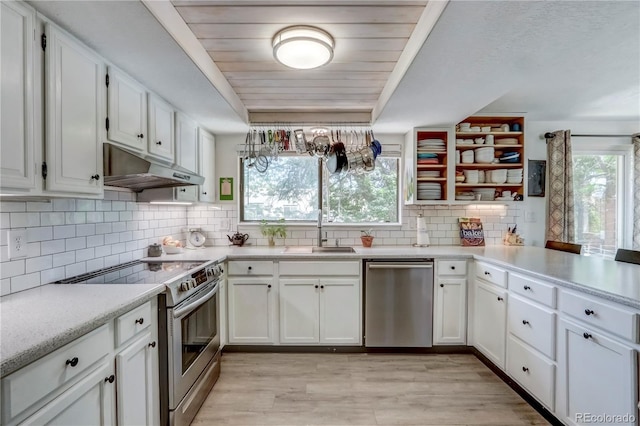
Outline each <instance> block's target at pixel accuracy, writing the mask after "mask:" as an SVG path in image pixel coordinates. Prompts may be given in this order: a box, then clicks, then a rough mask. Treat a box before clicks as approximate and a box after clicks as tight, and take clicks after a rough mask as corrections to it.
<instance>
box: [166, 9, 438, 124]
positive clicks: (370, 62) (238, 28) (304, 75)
mask: <svg viewBox="0 0 640 426" xmlns="http://www.w3.org/2000/svg"><path fill="white" fill-rule="evenodd" d="M172 3H173V5H174V6H175V8H176V10H177V11H178V13H179V14H180V15H181V16H182V18H183V19H184V21H185V22H186V23H187V24H188V25H189V27H190V29H191V31H193V33H194V34H195V36H196V37H197V38H198V40H199V41H200V42H201V43H202V45H203V46H204V47H205V49H206V50H207V52H208V53H209V55H210V56H211V58H212V59H213V61H214V62H215V63H216V65H217V66H218V68H219V69H220V70H221V71H222V73H223V74H224V76H225V77H226V78H227V80H228V81H229V83H230V84H231V86H232V87H233V89H234V90H235V91H236V93H237V94H238V96H239V97H240V99H241V100H242V101H243V102H244V104H245V106H246V107H247V109H248V110H249V111H250V112H257V111H279V110H280V111H284V110H286V111H323V110H325V111H329V110H331V111H340V110H343V111H346V110H349V111H371V110H372V108H373V107H374V105H375V104H376V101H377V100H378V98H379V96H380V93H381V91H382V89H383V87H384V85H385V83H386V81H387V79H388V77H389V75H390V74H391V71H393V69H394V67H395V66H396V62H397V60H398V58H399V57H400V54H401V53H402V51H403V49H404V48H405V45H406V43H407V41H408V40H409V37H410V36H411V33H412V32H413V30H414V27H415V26H416V23H417V22H418V19H419V18H420V16H421V14H422V13H423V11H424V8H425V6H426V3H427V1H426V0H425V1H393V0H392V1H381V0H378V1H369V2H363V1H348V0H347V1H336V0H333V1H331V0H329V1H324V2H317V1H290V0H284V1H266V0H262V1H243V0H236V1H193V0H191V1H189V0H173V1H172ZM291 25H312V26H317V27H319V28H322V29H323V30H325V31H327V32H329V33H330V34H331V35H332V36H333V38H334V39H335V50H334V58H333V61H332V62H331V63H330V64H328V65H325V66H324V67H321V68H318V69H315V70H292V69H289V68H287V67H285V66H284V65H281V64H279V63H278V62H276V60H275V59H274V58H273V53H272V48H271V40H272V39H273V36H274V35H275V34H276V33H277V32H278V31H279V30H281V29H282V28H285V27H288V26H291Z"/></svg>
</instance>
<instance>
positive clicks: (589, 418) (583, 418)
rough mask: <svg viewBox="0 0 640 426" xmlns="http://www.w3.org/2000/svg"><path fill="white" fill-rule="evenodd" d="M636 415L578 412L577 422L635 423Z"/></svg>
mask: <svg viewBox="0 0 640 426" xmlns="http://www.w3.org/2000/svg"><path fill="white" fill-rule="evenodd" d="M635 422H636V416H635V415H633V414H594V413H576V423H583V424H603V423H606V424H621V425H623V424H633V423H635Z"/></svg>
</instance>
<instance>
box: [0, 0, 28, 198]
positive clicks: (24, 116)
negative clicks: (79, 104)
mask: <svg viewBox="0 0 640 426" xmlns="http://www.w3.org/2000/svg"><path fill="white" fill-rule="evenodd" d="M34 26H35V12H34V10H33V9H31V8H30V7H29V6H27V5H26V4H25V3H23V2H13V1H3V2H0V39H1V40H2V48H1V49H0V63H1V64H2V66H1V67H0V75H1V81H2V85H0V110H1V111H2V114H0V152H1V153H2V155H0V181H1V185H2V188H3V189H5V188H13V189H21V190H30V189H34V188H35V186H36V178H35V175H36V173H35V170H36V163H35V158H34V134H33V130H34V129H33V122H34V117H33V112H34V110H33V89H34V87H33V84H34V75H33V49H34V43H35V40H34Z"/></svg>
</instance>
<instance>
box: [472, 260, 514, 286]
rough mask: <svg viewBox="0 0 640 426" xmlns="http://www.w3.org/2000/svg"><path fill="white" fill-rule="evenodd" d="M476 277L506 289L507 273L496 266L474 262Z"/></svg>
mask: <svg viewBox="0 0 640 426" xmlns="http://www.w3.org/2000/svg"><path fill="white" fill-rule="evenodd" d="M476 277H478V278H482V279H483V280H485V281H489V282H490V283H493V284H496V285H499V286H500V287H504V288H506V287H507V271H505V270H504V269H501V268H498V267H497V266H493V265H489V264H487V263H483V262H476Z"/></svg>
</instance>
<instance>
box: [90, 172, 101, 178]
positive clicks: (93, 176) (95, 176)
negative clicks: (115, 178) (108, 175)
mask: <svg viewBox="0 0 640 426" xmlns="http://www.w3.org/2000/svg"><path fill="white" fill-rule="evenodd" d="M91 180H100V175H99V174H97V173H96V174H95V175H91Z"/></svg>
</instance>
